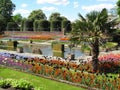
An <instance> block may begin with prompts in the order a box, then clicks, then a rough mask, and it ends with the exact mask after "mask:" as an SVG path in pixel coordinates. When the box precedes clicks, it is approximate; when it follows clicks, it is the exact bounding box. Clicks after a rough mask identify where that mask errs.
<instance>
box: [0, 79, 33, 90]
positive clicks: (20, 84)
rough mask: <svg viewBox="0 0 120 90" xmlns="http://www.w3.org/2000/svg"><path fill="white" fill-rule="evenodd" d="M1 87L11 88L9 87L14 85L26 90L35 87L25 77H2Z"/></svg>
mask: <svg viewBox="0 0 120 90" xmlns="http://www.w3.org/2000/svg"><path fill="white" fill-rule="evenodd" d="M0 87H1V88H9V87H14V88H17V89H22V90H23V89H24V90H32V89H33V88H34V87H33V85H32V84H31V83H30V82H28V81H26V80H23V79H20V80H19V81H18V80H14V79H1V80H0Z"/></svg>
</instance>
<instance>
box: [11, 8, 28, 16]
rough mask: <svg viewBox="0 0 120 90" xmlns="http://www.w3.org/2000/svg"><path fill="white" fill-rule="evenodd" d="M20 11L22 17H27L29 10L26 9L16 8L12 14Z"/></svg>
mask: <svg viewBox="0 0 120 90" xmlns="http://www.w3.org/2000/svg"><path fill="white" fill-rule="evenodd" d="M18 13H20V14H21V15H22V16H23V17H28V16H29V14H30V11H29V10H26V9H18V10H15V11H14V12H13V15H15V14H18Z"/></svg>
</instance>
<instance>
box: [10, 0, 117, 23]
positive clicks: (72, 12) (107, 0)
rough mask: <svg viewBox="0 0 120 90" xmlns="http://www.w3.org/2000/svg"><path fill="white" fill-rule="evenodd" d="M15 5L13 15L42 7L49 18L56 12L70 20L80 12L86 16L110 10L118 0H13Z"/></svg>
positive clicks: (27, 12)
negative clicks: (94, 11)
mask: <svg viewBox="0 0 120 90" xmlns="http://www.w3.org/2000/svg"><path fill="white" fill-rule="evenodd" d="M11 1H12V2H13V3H14V4H15V5H16V8H15V11H14V12H13V15H15V14H18V13H20V14H21V15H22V16H23V17H26V18H27V17H28V16H29V15H30V13H31V12H32V11H33V10H38V9H41V10H42V11H43V13H45V15H46V16H47V19H49V17H50V15H51V14H52V13H54V12H59V13H60V15H61V16H65V17H67V18H68V19H69V20H70V21H74V20H76V19H78V18H79V17H78V14H79V13H80V14H81V15H83V16H85V15H86V14H87V13H89V12H90V11H93V10H96V11H100V10H102V9H103V8H107V9H108V10H110V9H111V8H114V7H115V6H116V2H117V0H11Z"/></svg>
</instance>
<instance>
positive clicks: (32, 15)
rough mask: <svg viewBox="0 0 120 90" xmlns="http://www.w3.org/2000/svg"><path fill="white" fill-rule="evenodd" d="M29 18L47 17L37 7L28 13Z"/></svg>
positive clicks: (39, 18)
mask: <svg viewBox="0 0 120 90" xmlns="http://www.w3.org/2000/svg"><path fill="white" fill-rule="evenodd" d="M28 18H29V19H32V20H33V21H35V20H41V19H45V20H46V19H47V17H46V16H45V14H44V13H43V11H42V10H40V9H38V10H34V11H32V12H31V13H30V15H29V16H28Z"/></svg>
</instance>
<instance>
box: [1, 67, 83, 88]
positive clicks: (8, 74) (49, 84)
mask: <svg viewBox="0 0 120 90" xmlns="http://www.w3.org/2000/svg"><path fill="white" fill-rule="evenodd" d="M0 78H13V79H18V80H19V79H25V80H27V81H29V82H31V83H32V84H33V85H34V86H36V87H45V88H46V90H56V89H57V90H85V89H82V88H80V87H75V86H72V85H68V84H65V83H60V82H57V81H53V80H49V79H45V78H41V77H38V76H34V75H31V74H27V73H23V72H20V71H15V70H12V69H8V68H0Z"/></svg>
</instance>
